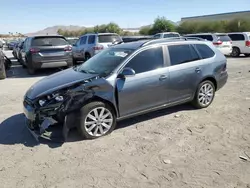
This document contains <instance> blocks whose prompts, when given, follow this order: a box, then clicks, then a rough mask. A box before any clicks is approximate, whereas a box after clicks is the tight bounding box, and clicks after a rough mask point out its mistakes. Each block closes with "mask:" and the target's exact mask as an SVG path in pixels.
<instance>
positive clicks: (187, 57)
mask: <svg viewBox="0 0 250 188" xmlns="http://www.w3.org/2000/svg"><path fill="white" fill-rule="evenodd" d="M168 51H169V56H170V61H171V65H179V64H182V63H187V62H191V61H196V60H199V59H200V58H199V55H198V54H197V52H196V51H195V49H194V48H193V47H192V46H190V45H188V44H185V45H173V46H168Z"/></svg>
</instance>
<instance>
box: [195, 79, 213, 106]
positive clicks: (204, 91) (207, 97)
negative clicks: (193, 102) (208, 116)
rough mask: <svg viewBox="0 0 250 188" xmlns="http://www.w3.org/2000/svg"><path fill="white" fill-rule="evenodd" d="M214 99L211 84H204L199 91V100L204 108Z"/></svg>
mask: <svg viewBox="0 0 250 188" xmlns="http://www.w3.org/2000/svg"><path fill="white" fill-rule="evenodd" d="M213 97H214V88H213V87H212V85H211V84H208V83H206V84H204V85H203V86H202V87H201V88H200V91H199V95H198V100H199V103H200V104H201V105H202V106H206V105H209V104H210V103H211V102H212V100H213Z"/></svg>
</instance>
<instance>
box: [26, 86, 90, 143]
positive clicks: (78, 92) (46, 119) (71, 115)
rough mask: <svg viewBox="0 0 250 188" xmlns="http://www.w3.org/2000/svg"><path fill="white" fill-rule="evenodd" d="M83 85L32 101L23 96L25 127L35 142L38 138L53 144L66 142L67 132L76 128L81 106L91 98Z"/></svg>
mask: <svg viewBox="0 0 250 188" xmlns="http://www.w3.org/2000/svg"><path fill="white" fill-rule="evenodd" d="M83 84H84V83H81V84H77V85H74V86H73V87H70V88H67V89H64V90H60V92H56V93H53V94H50V95H45V96H43V97H38V99H34V100H31V99H29V98H28V97H27V96H25V98H24V102H23V106H24V114H25V116H26V118H25V121H26V126H27V127H28V129H29V130H30V132H31V133H32V135H33V136H34V137H35V138H36V140H37V141H39V138H44V139H47V140H51V141H54V142H65V141H66V140H67V136H68V132H69V130H70V129H71V128H73V127H76V126H77V123H78V121H77V120H78V118H79V115H78V110H79V108H80V107H81V104H82V103H83V102H84V101H85V100H86V98H88V97H90V96H93V95H92V94H91V93H92V92H91V91H89V92H87V91H84V85H83Z"/></svg>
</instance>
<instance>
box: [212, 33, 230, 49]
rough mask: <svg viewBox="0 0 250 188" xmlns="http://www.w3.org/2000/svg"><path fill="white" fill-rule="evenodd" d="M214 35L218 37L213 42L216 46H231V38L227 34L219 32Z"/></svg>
mask: <svg viewBox="0 0 250 188" xmlns="http://www.w3.org/2000/svg"><path fill="white" fill-rule="evenodd" d="M216 36H217V37H218V40H217V41H215V42H214V45H215V46H216V47H220V48H231V47H232V40H231V38H230V37H229V36H228V35H226V34H219V35H216Z"/></svg>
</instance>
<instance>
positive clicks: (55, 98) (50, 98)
mask: <svg viewBox="0 0 250 188" xmlns="http://www.w3.org/2000/svg"><path fill="white" fill-rule="evenodd" d="M63 101H64V96H63V95H60V94H59V93H57V94H51V95H47V96H46V97H44V98H42V99H40V100H39V101H38V103H39V105H40V106H41V107H43V106H45V105H47V104H53V103H57V102H63Z"/></svg>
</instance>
